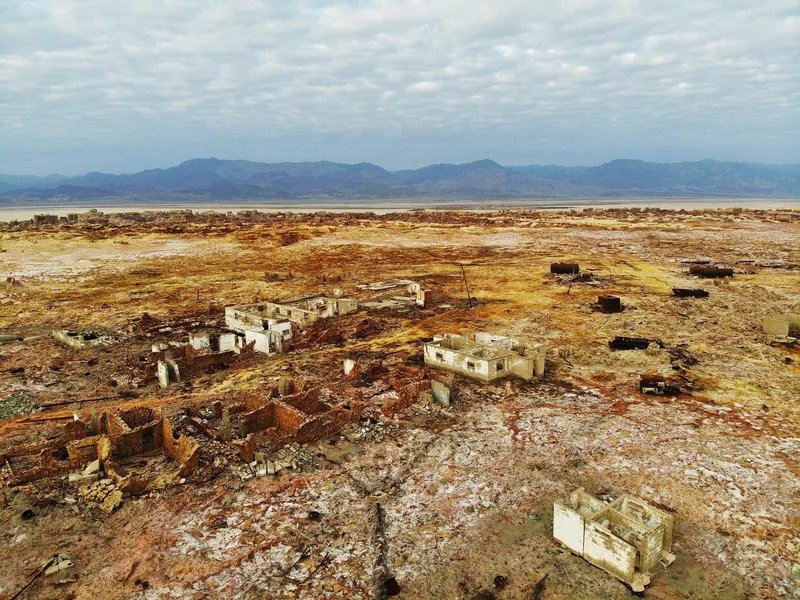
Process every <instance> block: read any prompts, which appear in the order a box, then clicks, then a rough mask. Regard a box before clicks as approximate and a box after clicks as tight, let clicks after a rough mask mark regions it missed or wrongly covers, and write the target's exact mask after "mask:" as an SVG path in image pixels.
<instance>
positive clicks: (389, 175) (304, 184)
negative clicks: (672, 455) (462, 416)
mask: <svg viewBox="0 0 800 600" xmlns="http://www.w3.org/2000/svg"><path fill="white" fill-rule="evenodd" d="M651 196H652V197H660V196H675V197H677V196H700V197H703V196H704V197H709V196H767V197H800V165H763V164H753V163H735V162H720V161H715V160H702V161H697V162H682V163H665V164H662V163H651V162H644V161H641V160H613V161H611V162H609V163H606V164H603V165H600V166H598V167H559V166H554V165H547V166H540V165H529V166H511V167H503V166H501V165H499V164H497V163H496V162H494V161H491V160H479V161H477V162H472V163H468V164H463V165H449V164H441V165H430V166H427V167H423V168H421V169H413V170H406V171H387V170H385V169H382V168H381V167H378V166H375V165H372V164H369V163H359V164H356V165H347V164H340V163H333V162H305V163H258V162H250V161H246V160H219V159H216V158H198V159H193V160H188V161H186V162H183V163H181V164H180V165H178V166H177V167H171V168H169V169H150V170H147V171H141V172H139V173H134V174H131V175H112V174H107V173H87V174H86V175H82V176H79V177H64V176H62V175H49V176H47V177H35V176H19V175H0V203H3V204H5V205H15V204H27V203H33V202H54V203H55V202H69V201H84V202H85V201H87V200H91V201H94V200H98V201H99V200H120V199H126V200H127V199H130V200H144V201H159V200H163V201H174V200H204V199H205V200H249V199H252V200H267V199H290V198H340V199H378V198H412V197H431V198H470V199H476V198H487V199H488V198H576V197H578V198H580V197H651Z"/></svg>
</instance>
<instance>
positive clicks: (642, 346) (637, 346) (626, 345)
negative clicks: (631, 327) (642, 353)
mask: <svg viewBox="0 0 800 600" xmlns="http://www.w3.org/2000/svg"><path fill="white" fill-rule="evenodd" d="M653 343H656V344H658V345H659V346H661V347H662V348H663V347H664V344H663V343H662V342H661V340H650V339H647V338H637V337H625V336H619V335H618V336H617V337H615V338H614V339H613V340H611V341H610V342H608V347H609V348H611V349H612V350H647V347H648V346H649V345H650V344H653Z"/></svg>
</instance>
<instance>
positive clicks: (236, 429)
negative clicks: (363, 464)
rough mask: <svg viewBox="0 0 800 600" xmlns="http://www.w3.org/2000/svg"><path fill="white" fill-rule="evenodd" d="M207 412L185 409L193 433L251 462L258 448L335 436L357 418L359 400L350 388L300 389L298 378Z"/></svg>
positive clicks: (246, 395)
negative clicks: (226, 445) (229, 446)
mask: <svg viewBox="0 0 800 600" xmlns="http://www.w3.org/2000/svg"><path fill="white" fill-rule="evenodd" d="M210 408H211V413H210V414H209V415H208V418H203V416H202V414H201V412H200V411H199V410H197V409H194V408H188V409H187V410H186V414H187V416H188V418H189V421H190V423H191V424H192V426H193V427H195V429H197V430H199V431H201V432H203V433H204V434H206V435H209V436H211V437H214V438H216V439H218V440H219V441H222V442H226V443H230V444H232V445H233V446H234V447H235V448H236V449H237V451H238V452H239V454H240V456H241V458H242V459H243V460H244V461H245V462H248V463H249V462H252V461H253V460H254V458H253V457H254V455H255V452H256V451H257V449H258V448H259V447H260V446H267V447H269V448H270V449H271V450H272V451H275V450H277V449H279V448H281V447H283V446H285V445H286V444H289V443H299V444H303V443H309V442H313V441H316V440H319V439H323V438H325V437H328V436H331V435H333V434H336V433H338V432H339V430H340V429H341V427H342V425H344V424H345V423H350V422H355V421H358V420H359V419H360V418H361V411H362V409H363V397H362V395H361V393H360V392H359V391H358V390H356V389H354V388H350V387H349V386H326V387H321V386H317V387H312V388H310V389H304V383H303V381H302V380H298V381H294V380H291V379H286V378H281V379H280V380H279V381H277V382H275V383H274V385H272V386H270V387H267V388H266V389H264V390H259V391H258V392H257V393H253V392H245V393H242V394H241V400H239V401H236V402H233V403H229V404H227V405H225V406H223V404H222V402H220V401H214V402H212V404H211V407H210Z"/></svg>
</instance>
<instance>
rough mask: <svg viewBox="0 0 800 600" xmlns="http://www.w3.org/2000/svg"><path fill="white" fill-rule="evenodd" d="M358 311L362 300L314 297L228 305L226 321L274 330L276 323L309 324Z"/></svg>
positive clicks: (239, 327) (230, 324) (238, 327)
mask: <svg viewBox="0 0 800 600" xmlns="http://www.w3.org/2000/svg"><path fill="white" fill-rule="evenodd" d="M356 310H358V301H357V300H353V299H350V298H327V297H325V296H314V297H311V298H305V299H302V300H295V301H288V302H285V303H278V302H260V303H258V304H240V305H237V306H227V307H225V323H226V324H227V326H228V327H229V328H230V329H235V330H236V331H242V332H244V331H245V330H248V329H250V330H254V331H258V330H261V329H274V328H275V327H273V326H271V325H272V323H271V322H274V323H279V322H287V321H290V322H292V323H297V324H298V325H301V326H305V325H308V324H310V323H313V322H314V321H316V320H317V319H327V318H330V317H339V316H344V315H348V314H350V313H352V312H355V311H356Z"/></svg>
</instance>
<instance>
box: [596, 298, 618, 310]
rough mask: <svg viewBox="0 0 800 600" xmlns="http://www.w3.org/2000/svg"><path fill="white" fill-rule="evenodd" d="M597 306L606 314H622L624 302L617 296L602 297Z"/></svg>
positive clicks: (598, 299)
mask: <svg viewBox="0 0 800 600" xmlns="http://www.w3.org/2000/svg"><path fill="white" fill-rule="evenodd" d="M597 304H598V306H600V310H602V311H603V312H604V313H618V312H622V301H621V300H620V299H619V298H618V297H617V296H600V297H598V298H597Z"/></svg>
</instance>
